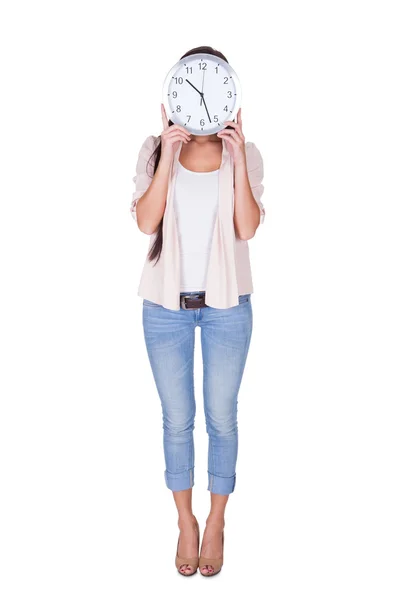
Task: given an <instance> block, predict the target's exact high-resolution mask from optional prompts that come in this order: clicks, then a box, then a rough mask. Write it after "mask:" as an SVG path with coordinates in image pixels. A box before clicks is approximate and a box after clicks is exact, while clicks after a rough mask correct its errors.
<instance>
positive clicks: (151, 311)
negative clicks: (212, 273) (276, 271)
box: [143, 292, 253, 494]
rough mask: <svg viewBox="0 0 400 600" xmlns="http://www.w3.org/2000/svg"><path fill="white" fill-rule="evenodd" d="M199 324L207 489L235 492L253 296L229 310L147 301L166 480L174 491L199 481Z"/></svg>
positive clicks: (145, 318)
mask: <svg viewBox="0 0 400 600" xmlns="http://www.w3.org/2000/svg"><path fill="white" fill-rule="evenodd" d="M184 293H185V292H181V295H182V294H184ZM187 293H193V294H194V293H196V292H187ZM197 325H198V326H199V327H200V330H201V348H202V359H203V397H204V412H205V418H206V429H207V433H208V490H209V491H211V492H213V493H215V494H230V493H231V492H233V490H234V488H235V483H236V460H237V453H238V426H237V401H238V392H239V387H240V383H241V380H242V375H243V371H244V367H245V363H246V358H247V353H248V349H249V345H250V338H251V333H252V328H253V314H252V306H251V294H243V295H241V296H239V304H238V305H237V306H233V307H232V308H223V309H220V308H211V307H210V306H205V307H203V308H197V309H183V308H180V310H170V309H168V308H164V307H163V306H162V305H160V304H156V303H154V302H150V301H149V300H145V299H144V300H143V329H144V336H145V342H146V347H147V352H148V356H149V360H150V365H151V368H152V372H153V376H154V380H155V383H156V387H157V391H158V395H159V397H160V400H161V407H162V416H163V444H164V457H165V467H166V469H165V473H164V475H165V482H166V485H167V487H168V488H169V489H170V490H173V491H180V490H186V489H188V488H191V487H192V486H193V484H194V444H193V429H194V420H195V413H196V402H195V395H194V342H195V328H196V326H197Z"/></svg>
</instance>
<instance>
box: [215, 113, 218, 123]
mask: <svg viewBox="0 0 400 600" xmlns="http://www.w3.org/2000/svg"><path fill="white" fill-rule="evenodd" d="M214 122H215V123H218V115H214Z"/></svg>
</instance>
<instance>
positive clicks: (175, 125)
mask: <svg viewBox="0 0 400 600" xmlns="http://www.w3.org/2000/svg"><path fill="white" fill-rule="evenodd" d="M170 129H171V130H172V131H173V130H174V129H179V130H180V131H183V132H184V133H187V134H188V135H191V133H190V131H188V130H187V129H186V128H185V127H183V126H182V125H178V124H176V123H175V124H174V125H171V127H170Z"/></svg>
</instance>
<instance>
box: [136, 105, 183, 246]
mask: <svg viewBox="0 0 400 600" xmlns="http://www.w3.org/2000/svg"><path fill="white" fill-rule="evenodd" d="M161 116H162V122H163V131H162V133H161V136H160V138H161V139H160V144H161V157H160V161H159V163H158V166H157V170H156V172H155V173H154V166H155V163H154V159H153V160H152V161H151V163H150V170H151V169H152V174H153V176H151V175H149V173H148V172H147V169H148V164H147V163H148V160H149V158H150V156H151V155H152V153H153V151H154V150H155V147H156V145H155V144H156V140H157V138H155V137H154V136H153V135H150V136H148V137H147V138H146V139H145V141H144V142H143V144H142V147H141V148H140V152H139V157H138V160H137V164H136V175H135V177H134V178H133V181H134V183H136V190H135V192H134V194H133V196H132V201H131V214H132V217H133V218H134V219H135V220H136V221H137V224H138V227H139V229H140V231H142V232H143V233H147V234H148V235H151V234H153V233H154V232H155V231H156V230H157V227H158V225H159V223H160V221H161V219H162V218H163V215H164V211H165V205H166V202H167V194H168V185H169V173H170V168H171V164H172V161H173V159H174V154H175V152H176V150H177V148H178V146H179V144H180V143H181V142H183V143H185V144H187V143H188V141H189V140H190V134H189V132H188V131H187V130H186V129H185V128H184V127H182V126H181V125H174V124H173V125H171V126H170V125H169V123H168V118H167V114H166V112H165V108H164V105H163V104H162V105H161ZM139 199H140V202H139Z"/></svg>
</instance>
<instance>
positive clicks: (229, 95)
mask: <svg viewBox="0 0 400 600" xmlns="http://www.w3.org/2000/svg"><path fill="white" fill-rule="evenodd" d="M228 98H232V92H231V91H230V90H229V92H228Z"/></svg>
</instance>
